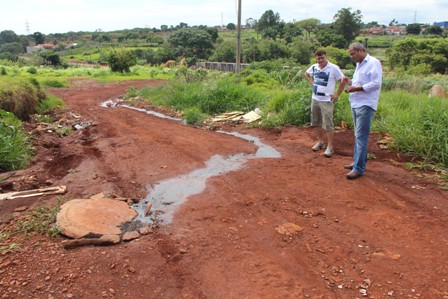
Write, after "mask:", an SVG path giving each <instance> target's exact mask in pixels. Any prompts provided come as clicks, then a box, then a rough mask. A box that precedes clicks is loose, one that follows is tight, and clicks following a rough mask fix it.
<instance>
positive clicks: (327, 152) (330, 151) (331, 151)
mask: <svg viewBox="0 0 448 299" xmlns="http://www.w3.org/2000/svg"><path fill="white" fill-rule="evenodd" d="M333 154H334V149H333V148H332V147H329V146H328V147H327V149H326V150H325V152H324V156H325V157H328V158H330V157H331V156H333Z"/></svg>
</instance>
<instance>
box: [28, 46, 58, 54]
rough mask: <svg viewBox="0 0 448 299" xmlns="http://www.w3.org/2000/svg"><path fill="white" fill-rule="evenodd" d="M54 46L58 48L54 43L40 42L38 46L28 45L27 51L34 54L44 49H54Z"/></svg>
mask: <svg viewBox="0 0 448 299" xmlns="http://www.w3.org/2000/svg"><path fill="white" fill-rule="evenodd" d="M54 48H56V46H55V45H53V44H39V45H36V46H28V47H26V52H27V53H29V54H33V53H36V52H39V51H42V50H53V49H54Z"/></svg>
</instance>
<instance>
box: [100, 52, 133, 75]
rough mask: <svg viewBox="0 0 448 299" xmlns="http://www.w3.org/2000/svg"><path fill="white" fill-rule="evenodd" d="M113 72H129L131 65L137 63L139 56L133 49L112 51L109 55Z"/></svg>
mask: <svg viewBox="0 0 448 299" xmlns="http://www.w3.org/2000/svg"><path fill="white" fill-rule="evenodd" d="M106 60H107V62H108V63H109V67H110V69H111V70H112V72H120V73H129V72H130V71H131V67H132V66H134V65H136V64H137V56H135V54H134V52H131V51H124V50H121V51H115V50H114V51H112V52H110V53H109V55H108V57H107V59H106Z"/></svg>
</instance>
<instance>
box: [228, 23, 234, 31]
mask: <svg viewBox="0 0 448 299" xmlns="http://www.w3.org/2000/svg"><path fill="white" fill-rule="evenodd" d="M226 28H227V29H229V30H235V29H236V25H235V24H234V23H229V24H227V26H226Z"/></svg>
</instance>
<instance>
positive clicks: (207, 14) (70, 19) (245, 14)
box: [0, 0, 448, 35]
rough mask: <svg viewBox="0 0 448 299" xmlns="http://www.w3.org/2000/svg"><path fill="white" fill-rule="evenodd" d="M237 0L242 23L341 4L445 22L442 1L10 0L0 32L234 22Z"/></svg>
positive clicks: (295, 17)
mask: <svg viewBox="0 0 448 299" xmlns="http://www.w3.org/2000/svg"><path fill="white" fill-rule="evenodd" d="M238 1H241V2H240V3H241V23H242V24H245V23H246V20H247V19H249V18H253V19H256V20H258V19H259V18H260V17H261V16H262V15H263V13H264V12H266V11H267V10H272V11H273V12H274V13H278V14H279V15H280V19H282V20H283V21H285V22H293V21H300V20H303V19H308V18H316V19H318V20H320V21H321V23H331V22H333V17H334V15H335V14H336V13H337V12H338V11H339V10H340V9H342V8H351V11H352V12H354V11H356V10H360V11H361V15H362V16H363V18H362V21H363V22H364V23H369V22H372V21H376V22H378V23H379V24H383V25H388V24H389V23H390V22H391V21H392V20H394V19H395V21H397V22H399V23H404V24H411V23H415V22H416V23H423V24H430V25H432V24H433V23H434V22H443V21H448V1H447V0H394V1H391V0H375V1H359V0H345V1H339V0H333V1H319V0H317V1H316V0H301V1H293V0H274V1H272V0H231V1H229V0H220V1H217V0H208V1H205V0H145V1H143V0H107V1H106V0H70V1H61V0H39V1H36V0H12V1H11V0H10V1H5V3H3V4H2V13H1V15H2V16H1V17H0V32H1V31H3V30H12V31H14V32H15V33H16V34H18V35H22V34H32V33H34V32H40V33H43V34H50V33H66V32H69V31H74V32H78V31H89V32H93V31H95V30H99V29H100V30H102V31H114V30H123V29H133V28H158V29H160V26H161V25H168V26H171V25H173V26H176V25H179V24H180V23H181V22H182V23H186V24H188V26H195V25H207V26H217V25H227V24H228V23H234V24H237V17H238Z"/></svg>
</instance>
